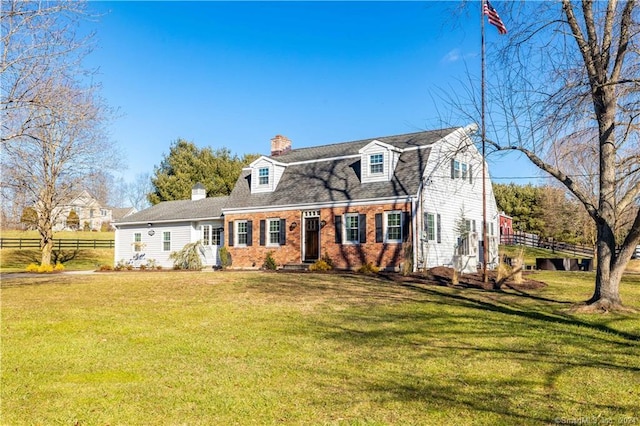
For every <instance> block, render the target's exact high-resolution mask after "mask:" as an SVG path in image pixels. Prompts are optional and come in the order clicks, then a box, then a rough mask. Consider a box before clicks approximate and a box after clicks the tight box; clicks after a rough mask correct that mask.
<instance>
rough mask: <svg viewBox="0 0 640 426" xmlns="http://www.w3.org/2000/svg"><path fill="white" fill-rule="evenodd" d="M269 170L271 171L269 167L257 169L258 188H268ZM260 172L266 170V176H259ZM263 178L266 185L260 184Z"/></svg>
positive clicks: (269, 181) (269, 180)
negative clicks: (265, 180)
mask: <svg viewBox="0 0 640 426" xmlns="http://www.w3.org/2000/svg"><path fill="white" fill-rule="evenodd" d="M270 169H271V168H270V167H268V166H266V167H258V186H259V187H261V188H266V187H268V186H269V184H270V183H271V170H270ZM262 170H266V171H267V174H266V175H265V176H263V175H261V174H260V172H261V171H262ZM265 177H266V178H267V183H262V182H260V180H261V179H262V178H265Z"/></svg>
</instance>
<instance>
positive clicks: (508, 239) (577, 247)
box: [500, 232, 593, 257]
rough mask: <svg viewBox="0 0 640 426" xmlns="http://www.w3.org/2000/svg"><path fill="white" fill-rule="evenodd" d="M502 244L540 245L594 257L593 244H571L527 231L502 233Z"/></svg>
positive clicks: (556, 250) (563, 251) (557, 250)
mask: <svg viewBox="0 0 640 426" xmlns="http://www.w3.org/2000/svg"><path fill="white" fill-rule="evenodd" d="M500 244H504V245H517V246H527V247H538V248H543V249H547V250H551V251H552V252H553V253H555V252H560V253H567V254H571V255H574V256H580V257H593V246H589V245H586V244H569V243H565V242H562V241H555V240H553V239H546V238H541V237H540V236H539V235H536V234H529V233H525V232H515V233H513V234H507V235H501V236H500Z"/></svg>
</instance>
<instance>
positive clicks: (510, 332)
mask: <svg viewBox="0 0 640 426" xmlns="http://www.w3.org/2000/svg"><path fill="white" fill-rule="evenodd" d="M378 282H380V280H378ZM382 282H383V283H384V281H382ZM343 285H345V286H347V283H343ZM369 285H372V286H375V285H376V283H375V281H371V282H370V284H369ZM385 287H386V286H385ZM392 287H400V288H403V289H405V290H407V293H405V294H404V300H403V301H404V302H409V303H413V304H414V305H413V307H409V309H408V310H405V309H402V308H399V309H396V308H392V307H390V306H389V305H388V304H386V305H385V304H384V303H380V304H378V305H377V306H376V309H369V308H367V307H363V306H361V305H353V306H352V309H346V310H344V311H340V312H336V313H334V314H333V315H332V316H328V317H326V319H324V320H323V321H318V319H317V318H314V320H313V323H312V324H310V327H311V328H312V329H314V332H315V333H318V334H319V335H320V336H321V337H322V338H324V339H329V341H336V342H338V346H337V347H338V348H339V349H340V350H341V351H343V353H344V354H346V355H341V357H344V356H347V357H353V358H354V359H359V360H360V361H359V362H362V367H361V368H359V369H356V370H355V372H354V373H351V374H349V373H348V372H347V373H345V372H343V371H342V368H344V367H340V364H339V363H338V364H337V365H338V367H337V368H336V369H335V370H333V369H331V368H327V369H326V371H324V372H319V373H318V376H320V377H324V376H325V375H326V377H327V379H326V382H325V380H324V379H319V382H318V385H319V386H327V387H328V388H331V386H334V385H332V381H335V380H336V377H343V379H342V383H343V385H344V386H345V387H346V389H347V391H348V389H349V388H352V391H353V392H354V393H356V394H357V393H358V392H365V394H370V395H372V396H371V398H372V399H373V400H375V401H382V402H383V403H384V401H385V399H388V400H390V401H399V402H418V403H420V404H423V405H424V407H425V408H427V409H430V410H434V409H437V410H439V411H441V412H447V413H454V414H457V413H465V414H466V415H469V413H478V418H479V419H482V418H483V417H482V416H485V417H487V418H486V419H485V420H486V421H491V420H489V419H492V418H493V417H492V416H498V417H499V418H500V419H501V420H502V421H504V422H507V423H511V424H544V423H550V422H552V421H553V420H554V419H555V418H557V416H558V415H559V416H560V417H562V416H564V415H565V414H566V413H565V412H564V410H569V409H571V408H568V407H581V410H582V412H583V413H590V412H594V410H595V411H598V412H605V413H606V412H608V413H611V415H614V413H625V412H626V413H631V412H633V410H634V409H635V408H634V407H633V404H632V403H631V402H629V401H631V398H629V397H628V396H623V397H622V398H621V400H620V401H618V402H611V401H609V402H607V401H606V400H604V401H602V400H600V399H598V398H597V397H596V396H595V393H598V392H599V391H598V390H596V391H593V392H592V391H584V392H581V393H580V392H578V393H577V394H576V393H574V392H573V391H571V385H570V384H569V385H568V384H567V383H572V382H575V383H576V384H581V383H584V381H585V380H587V379H586V378H585V377H583V375H584V374H585V372H588V373H593V375H594V376H596V377H603V378H604V377H609V376H610V375H609V373H608V372H615V374H612V375H611V376H612V377H620V376H623V377H625V378H629V382H628V383H637V379H634V377H635V378H637V377H638V374H639V373H640V364H638V363H637V362H633V361H630V360H633V359H634V358H633V357H634V356H635V353H636V352H637V350H638V349H639V345H638V341H639V340H640V336H638V335H636V334H634V333H628V332H625V331H620V330H616V329H614V328H611V327H609V326H607V325H605V324H592V323H588V322H585V321H582V320H580V319H579V318H575V317H573V316H571V315H565V314H562V313H555V312H552V311H551V309H553V306H554V304H557V303H559V302H556V301H552V303H553V304H552V303H549V302H548V301H541V300H536V301H537V302H545V303H544V304H543V303H540V304H537V305H533V306H531V305H528V304H527V303H524V304H519V303H518V301H519V300H520V301H524V300H525V299H521V298H520V297H519V296H520V295H517V294H512V293H502V292H484V291H481V290H469V291H467V289H459V288H457V289H444V288H442V286H434V285H431V286H428V285H425V284H423V283H414V282H406V281H405V282H401V283H398V285H397V286H392ZM380 290H382V291H381V293H384V292H385V291H386V290H385V289H380ZM381 296H383V295H381ZM524 297H525V298H526V296H524ZM382 298H383V297H382ZM415 303H417V304H422V305H423V306H424V309H421V308H416V305H415ZM545 304H546V305H547V306H546V307H545V306H544V305H545ZM458 308H462V309H458ZM545 309H546V310H547V311H546V312H545ZM479 311H483V312H486V313H485V314H482V313H480V312H479ZM603 332H604V333H603ZM503 341H504V342H505V343H502V342H503ZM368 357H369V359H368ZM388 357H391V358H388ZM396 358H398V360H397V361H394V362H392V363H391V364H389V359H396ZM467 360H468V362H469V363H471V365H476V364H477V365H482V364H484V363H485V362H488V363H490V364H491V366H492V367H490V370H491V372H490V373H487V374H485V373H484V372H483V373H481V372H480V371H474V370H473V367H470V366H469V365H467V364H466V361H467ZM503 362H504V363H505V364H504V365H505V371H502V370H501V368H500V365H502V363H503ZM432 363H435V364H436V365H440V364H444V365H447V364H452V365H459V367H460V371H458V370H456V369H455V368H454V369H442V368H440V369H438V368H436V369H435V371H436V373H434V371H432V370H431V369H430V365H431V364H432ZM458 363H461V364H458ZM387 365H396V367H393V368H391V367H386V366H387ZM403 365H411V366H413V368H411V369H405V368H398V367H397V366H403ZM421 365H423V366H424V367H425V371H423V372H421V370H420V366H421ZM508 366H517V367H516V368H515V369H514V370H509V369H508V368H509V367H508ZM537 368H540V372H539V373H537V374H534V375H533V377H529V376H528V375H527V373H526V371H527V370H529V369H537ZM369 369H371V372H370V371H369ZM434 374H436V375H434ZM612 380H613V379H612ZM604 382H605V383H606V380H605V381H604ZM585 386H587V385H585ZM607 386H609V385H607V384H598V389H602V388H604V389H608V388H609V389H617V390H616V392H620V394H621V395H629V394H628V393H625V392H624V389H621V388H616V386H615V384H613V383H611V385H610V386H609V387H607ZM594 392H595V393H594ZM576 395H578V396H576ZM582 398H584V400H582ZM523 401H526V403H524V402H523ZM523 404H524V405H523ZM528 404H532V405H533V406H535V407H536V409H534V410H532V411H529V409H528V408H527V405H528ZM493 419H494V420H495V418H493ZM479 421H480V422H481V423H482V420H479Z"/></svg>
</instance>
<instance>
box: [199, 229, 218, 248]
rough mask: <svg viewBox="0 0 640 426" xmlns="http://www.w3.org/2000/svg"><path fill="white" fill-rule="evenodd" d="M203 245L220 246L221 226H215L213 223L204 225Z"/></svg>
mask: <svg viewBox="0 0 640 426" xmlns="http://www.w3.org/2000/svg"><path fill="white" fill-rule="evenodd" d="M200 229H201V230H202V245H203V246H219V245H220V232H221V229H220V228H214V227H213V225H202V226H201V227H200Z"/></svg>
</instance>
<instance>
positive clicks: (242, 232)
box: [236, 220, 248, 245]
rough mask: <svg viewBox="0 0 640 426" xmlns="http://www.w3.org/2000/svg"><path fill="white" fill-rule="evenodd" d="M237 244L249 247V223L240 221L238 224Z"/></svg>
mask: <svg viewBox="0 0 640 426" xmlns="http://www.w3.org/2000/svg"><path fill="white" fill-rule="evenodd" d="M236 226H237V228H236V238H237V240H236V244H237V245H247V230H248V228H247V221H246V220H239V221H237V222H236Z"/></svg>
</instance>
